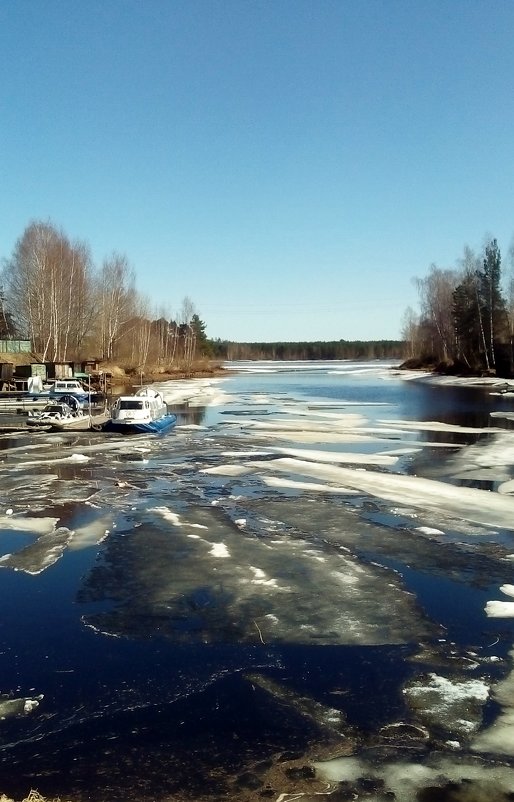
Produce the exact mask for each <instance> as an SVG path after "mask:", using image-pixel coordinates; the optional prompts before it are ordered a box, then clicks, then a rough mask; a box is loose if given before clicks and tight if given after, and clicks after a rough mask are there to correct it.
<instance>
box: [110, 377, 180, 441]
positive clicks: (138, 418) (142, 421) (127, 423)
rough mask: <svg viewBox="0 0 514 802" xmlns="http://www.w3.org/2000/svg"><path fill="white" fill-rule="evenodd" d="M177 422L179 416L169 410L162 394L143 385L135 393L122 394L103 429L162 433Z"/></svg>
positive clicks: (137, 432) (132, 432)
mask: <svg viewBox="0 0 514 802" xmlns="http://www.w3.org/2000/svg"><path fill="white" fill-rule="evenodd" d="M176 422H177V416H176V415H173V414H171V413H169V412H168V407H167V405H166V402H165V401H164V398H163V397H162V395H161V394H160V393H159V392H158V391H157V390H154V389H153V388H152V387H142V388H141V389H140V390H138V391H137V392H136V393H135V394H134V395H122V396H120V397H119V398H118V399H117V400H116V401H115V403H114V404H113V406H112V408H111V417H110V418H109V420H108V421H107V422H106V423H105V424H104V425H103V429H104V430H105V431H112V432H123V433H126V434H161V433H163V432H165V431H167V430H168V429H171V428H172V427H173V426H174V425H175V424H176Z"/></svg>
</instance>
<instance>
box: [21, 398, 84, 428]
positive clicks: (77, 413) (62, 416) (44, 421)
mask: <svg viewBox="0 0 514 802" xmlns="http://www.w3.org/2000/svg"><path fill="white" fill-rule="evenodd" d="M85 418H86V416H85V415H84V413H83V411H82V410H81V409H80V407H79V406H78V403H77V408H76V409H72V407H71V406H69V405H68V404H65V403H63V402H62V401H51V402H49V403H47V404H46V406H45V407H44V408H43V409H42V410H40V411H37V412H29V414H28V417H27V426H29V427H30V428H31V429H52V428H54V427H58V428H60V429H61V428H64V427H65V426H66V425H67V424H75V423H76V422H77V421H79V420H81V419H85Z"/></svg>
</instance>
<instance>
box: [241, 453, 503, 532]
mask: <svg viewBox="0 0 514 802" xmlns="http://www.w3.org/2000/svg"><path fill="white" fill-rule="evenodd" d="M251 465H252V466H253V467H254V468H255V467H256V466H259V467H260V468H261V469H262V470H265V471H266V472H269V471H281V472H286V473H289V474H291V475H294V476H295V478H296V477H297V476H298V475H300V476H309V477H314V478H316V479H325V480H326V481H327V482H330V483H333V484H336V485H342V486H347V487H351V488H353V489H354V490H360V491H362V492H365V493H369V494H370V495H372V496H376V497H378V498H382V499H385V500H387V501H391V502H394V503H396V504H398V503H400V504H404V505H407V504H410V505H411V506H413V507H422V508H423V509H425V510H426V509H431V510H432V511H436V512H438V513H440V514H443V515H450V516H451V515H454V516H460V517H462V518H464V519H465V520H467V521H473V522H475V523H480V524H483V525H484V526H503V527H506V528H508V529H510V528H514V499H513V498H511V497H510V496H504V495H503V496H502V495H499V494H498V493H491V492H489V491H486V490H480V489H477V488H470V487H455V486H452V485H449V484H447V483H445V482H438V481H436V480H433V479H422V478H420V477H417V476H406V475H404V474H389V473H380V472H378V471H365V470H354V469H351V468H341V467H339V466H328V465H325V464H321V463H315V462H307V461H306V460H299V459H294V458H290V457H284V458H279V459H277V460H269V461H266V462H257V461H256V462H252V463H251Z"/></svg>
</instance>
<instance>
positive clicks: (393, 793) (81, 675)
mask: <svg viewBox="0 0 514 802" xmlns="http://www.w3.org/2000/svg"><path fill="white" fill-rule="evenodd" d="M233 367H234V366H233ZM235 367H237V368H238V370H239V372H238V373H237V374H236V375H231V376H229V377H227V378H222V379H216V380H195V381H190V382H169V383H167V384H163V385H161V386H160V389H161V390H162V391H163V392H164V393H165V395H166V398H167V401H168V403H169V405H170V407H171V409H173V410H174V411H176V412H177V414H178V417H179V425H178V426H177V428H176V429H175V430H173V431H172V432H171V433H169V434H167V435H165V436H164V437H151V436H133V437H130V438H127V437H125V438H124V437H121V436H120V435H117V434H107V433H101V432H91V433H72V432H69V433H59V434H54V433H44V432H27V433H26V434H25V433H22V434H16V435H15V436H12V435H4V436H2V437H0V482H1V484H0V488H1V490H0V493H1V495H0V793H1V792H3V793H6V794H8V795H10V796H12V797H14V798H16V799H19V798H21V797H22V796H24V795H26V794H27V793H28V790H29V789H30V788H37V789H38V790H39V791H40V792H41V793H43V794H44V795H46V796H52V797H55V796H60V797H61V798H63V799H70V800H74V802H75V800H77V801H79V800H80V801H81V800H95V801H96V802H103V801H104V800H105V802H107V800H109V802H116V800H138V801H139V802H147V801H149V800H203V799H209V800H241V801H242V802H245V800H247V801H248V802H250V800H262V799H272V800H275V801H276V802H289V800H293V799H302V800H304V801H305V802H309V800H317V801H318V800H322V799H327V800H328V799H330V800H332V802H335V800H342V799H357V798H358V799H369V800H386V799H397V800H420V802H429V800H434V799H437V800H445V799H452V800H456V799H462V800H464V799H469V800H471V799H478V798H487V799H489V800H491V802H494V801H495V800H503V799H510V798H512V796H511V795H512V794H513V793H514V673H513V663H512V660H513V652H512V650H513V648H514V647H513V643H514V618H513V617H512V616H513V615H514V613H513V610H514V598H513V596H514V497H513V495H512V494H513V493H514V481H513V480H514V430H512V429H511V428H509V426H511V425H512V424H511V422H510V419H509V412H510V410H511V409H513V408H514V396H512V397H509V396H500V395H498V394H495V393H494V392H491V390H494V388H492V387H491V386H454V385H442V384H438V385H435V384H433V383H431V382H430V381H428V380H427V379H426V378H425V379H423V378H421V377H413V376H412V375H406V374H403V373H401V372H399V371H396V370H393V369H392V368H391V366H390V365H388V364H384V363H352V362H338V363H294V364H289V365H288V364H285V363H253V364H251V363H249V364H239V365H237V366H235ZM511 583H513V584H511ZM479 794H482V796H479Z"/></svg>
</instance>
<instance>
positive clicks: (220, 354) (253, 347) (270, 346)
mask: <svg viewBox="0 0 514 802" xmlns="http://www.w3.org/2000/svg"><path fill="white" fill-rule="evenodd" d="M212 353H213V355H214V356H215V357H217V358H219V359H227V360H238V359H285V360H301V359H305V360H312V359H325V360H330V359H366V360H367V359H403V358H404V356H405V344H404V343H403V342H402V341H400V340H377V341H362V340H354V341H347V340H336V341H331V342H330V341H329V342H275V343H258V342H255V343H238V342H231V341H228V340H214V341H213V342H212Z"/></svg>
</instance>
